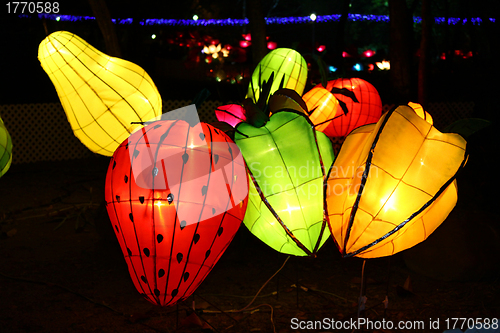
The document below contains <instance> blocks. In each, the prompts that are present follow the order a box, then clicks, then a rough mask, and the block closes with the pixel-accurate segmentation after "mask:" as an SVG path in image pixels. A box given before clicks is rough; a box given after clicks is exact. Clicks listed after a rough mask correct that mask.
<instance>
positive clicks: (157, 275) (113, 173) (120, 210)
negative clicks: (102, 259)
mask: <svg viewBox="0 0 500 333" xmlns="http://www.w3.org/2000/svg"><path fill="white" fill-rule="evenodd" d="M105 199H106V207H107V211H108V215H109V218H110V220H111V223H112V225H113V229H114V231H115V234H116V237H117V238H118V241H119V244H120V247H121V250H122V252H123V255H124V257H125V260H126V262H127V265H128V268H129V272H130V276H131V278H132V280H133V283H134V285H135V287H136V288H137V290H138V291H139V292H140V293H141V294H142V295H143V296H144V297H145V298H146V299H147V300H148V301H150V302H151V303H153V304H157V305H162V306H164V305H172V304H175V303H176V302H178V301H180V300H183V299H185V298H187V297H189V296H190V295H191V294H192V293H193V292H194V290H195V289H196V288H197V287H198V286H199V285H200V283H201V282H202V281H203V279H204V278H205V277H206V276H207V274H208V273H209V272H210V271H211V269H212V268H213V267H214V265H215V264H216V262H217V261H218V260H219V258H220V256H221V255H222V253H223V252H224V251H225V249H226V248H227V246H228V245H229V243H230V242H231V240H232V239H233V237H234V235H235V234H236V231H237V230H238V228H239V227H240V225H241V222H242V220H243V217H244V215H245V210H246V205H247V200H248V179H247V173H246V169H245V163H244V160H243V157H242V155H241V153H240V151H239V149H238V147H237V146H236V145H235V144H234V142H233V141H232V140H231V139H230V138H229V137H228V136H227V135H226V134H225V133H224V132H222V131H220V130H218V129H216V128H215V127H212V126H211V125H208V124H204V123H199V122H198V123H197V124H193V123H192V122H188V121H185V120H181V119H177V120H159V121H155V122H152V123H150V124H148V125H146V126H145V127H143V128H142V129H141V130H139V131H136V132H135V133H133V134H131V135H130V137H129V138H128V139H126V140H125V141H124V142H123V143H122V144H121V145H120V146H119V147H118V148H117V149H116V151H115V153H114V155H113V157H112V159H111V161H110V164H109V168H108V172H107V176H106V187H105Z"/></svg>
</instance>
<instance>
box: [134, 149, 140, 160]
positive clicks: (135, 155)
mask: <svg viewBox="0 0 500 333" xmlns="http://www.w3.org/2000/svg"><path fill="white" fill-rule="evenodd" d="M137 156H139V151H138V150H137V149H136V150H134V157H136V158H137Z"/></svg>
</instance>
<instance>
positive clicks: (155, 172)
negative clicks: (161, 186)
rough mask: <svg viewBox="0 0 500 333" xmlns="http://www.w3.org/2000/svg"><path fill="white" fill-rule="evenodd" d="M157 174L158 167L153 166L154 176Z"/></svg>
mask: <svg viewBox="0 0 500 333" xmlns="http://www.w3.org/2000/svg"><path fill="white" fill-rule="evenodd" d="M156 176H158V168H157V167H154V168H153V177H156Z"/></svg>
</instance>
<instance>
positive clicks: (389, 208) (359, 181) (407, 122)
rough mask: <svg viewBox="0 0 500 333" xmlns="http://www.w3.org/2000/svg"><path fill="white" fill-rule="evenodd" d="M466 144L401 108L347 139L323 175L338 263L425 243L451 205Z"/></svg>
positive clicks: (381, 254)
mask: <svg viewBox="0 0 500 333" xmlns="http://www.w3.org/2000/svg"><path fill="white" fill-rule="evenodd" d="M465 147H466V141H465V140H464V139H463V138H462V137H461V136H460V135H458V134H451V133H441V132H439V131H438V130H437V129H436V128H434V127H433V126H432V125H431V124H430V123H429V122H427V121H426V120H424V119H423V118H422V117H420V116H419V115H417V114H416V113H415V112H414V111H413V109H412V108H410V107H408V106H399V107H397V108H395V109H392V110H391V111H389V112H388V113H386V114H384V115H383V116H382V117H381V118H380V120H379V121H378V122H377V123H376V124H370V125H366V126H362V127H359V128H357V129H356V130H354V131H353V132H351V134H349V135H348V136H347V138H346V140H345V142H344V144H343V146H342V148H341V150H340V153H339V155H338V157H337V160H336V161H335V164H334V165H333V167H332V169H331V170H330V175H329V179H328V183H327V184H328V188H327V209H328V216H329V226H330V230H331V233H332V235H333V237H334V239H335V241H336V243H337V246H338V247H339V250H340V251H341V253H342V255H343V256H344V257H350V256H358V257H362V258H375V257H382V256H389V255H392V254H394V253H397V252H399V251H402V250H405V249H408V248H410V247H412V246H414V245H416V244H418V243H420V242H422V241H424V240H425V239H426V238H427V237H428V236H429V235H430V234H431V233H432V232H433V231H434V230H435V229H436V228H437V227H438V226H439V225H440V224H441V223H442V222H443V221H444V219H445V218H446V217H447V216H448V214H449V213H450V212H451V210H452V209H453V207H454V206H455V204H456V202H457V184H456V181H455V178H456V175H457V172H458V171H459V170H460V169H461V168H462V167H463V166H464V164H465V162H466V159H467V154H466V150H465Z"/></svg>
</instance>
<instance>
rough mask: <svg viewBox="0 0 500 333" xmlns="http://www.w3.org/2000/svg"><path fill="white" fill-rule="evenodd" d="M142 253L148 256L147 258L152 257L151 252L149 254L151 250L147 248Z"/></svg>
mask: <svg viewBox="0 0 500 333" xmlns="http://www.w3.org/2000/svg"><path fill="white" fill-rule="evenodd" d="M142 252H144V254H145V255H146V257H149V255H150V252H149V249H148V248H147V247H145V248H144V249H143V250H142Z"/></svg>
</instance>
